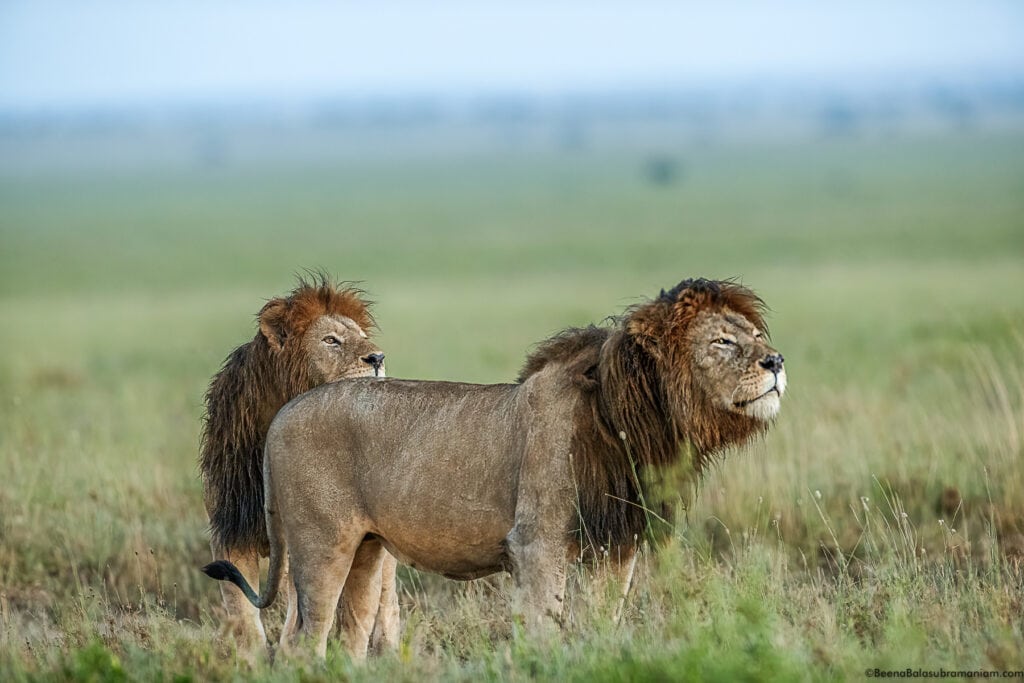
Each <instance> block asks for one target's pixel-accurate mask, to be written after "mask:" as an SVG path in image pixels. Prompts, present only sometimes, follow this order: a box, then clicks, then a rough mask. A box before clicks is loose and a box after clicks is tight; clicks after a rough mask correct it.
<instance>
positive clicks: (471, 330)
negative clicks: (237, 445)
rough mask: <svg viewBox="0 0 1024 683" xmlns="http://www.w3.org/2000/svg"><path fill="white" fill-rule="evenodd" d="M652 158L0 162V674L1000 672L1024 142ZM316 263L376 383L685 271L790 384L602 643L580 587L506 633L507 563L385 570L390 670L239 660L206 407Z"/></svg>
mask: <svg viewBox="0 0 1024 683" xmlns="http://www.w3.org/2000/svg"><path fill="white" fill-rule="evenodd" d="M659 154H662V155H666V154H667V155H668V157H669V159H670V161H666V160H665V159H661V160H660V161H658V162H657V163H655V164H654V166H653V167H652V163H651V161H650V159H649V154H648V153H646V152H643V151H640V150H639V149H638V148H633V147H629V146H623V147H621V148H615V147H612V146H608V147H602V148H600V149H588V148H584V149H578V150H570V151H555V150H537V149H530V148H517V147H515V146H512V147H510V148H509V149H508V150H507V151H506V152H505V153H501V154H498V153H487V154H484V153H475V152H473V151H472V150H470V151H467V152H465V153H460V154H456V153H452V154H448V155H443V156H440V157H432V156H431V155H429V154H420V155H410V156H408V157H407V158H406V157H401V156H400V155H388V154H382V155H380V156H373V155H367V156H366V157H365V158H362V159H348V160H346V159H340V160H337V161H331V160H321V161H320V162H319V163H316V164H306V163H299V162H298V161H295V160H288V159H285V160H278V161H275V160H266V161H264V162H260V163H257V162H252V161H250V162H248V163H244V164H243V163H238V164H233V163H230V161H229V162H228V163H218V164H206V165H202V166H196V167H185V166H176V165H174V164H169V165H165V166H157V167H152V168H150V167H142V168H129V167H119V166H116V165H114V166H112V167H110V168H103V167H99V168H98V170H92V171H89V172H85V171H81V170H78V171H76V170H69V169H64V170H61V169H50V170H46V171H38V170H37V171H33V172H26V173H21V174H13V173H8V174H6V175H4V176H2V177H0V312H2V326H0V348H2V353H0V389H2V390H0V405H2V410H0V477H2V480H0V678H2V679H4V680H44V681H45V680H65V679H87V680H147V681H148V680H167V681H171V680H173V681H184V680H306V681H318V680H338V679H346V680H409V681H414V680H416V681H418V680H423V679H450V680H481V679H482V680H532V679H557V680H585V681H595V680H609V681H615V680H622V681H625V680H722V681H735V680H765V679H782V680H832V679H836V678H839V679H861V678H863V677H864V675H865V671H866V670H868V669H874V668H876V667H877V668H880V669H907V668H912V669H917V668H923V669H928V670H938V669H940V668H945V669H948V670H972V671H980V670H985V671H989V670H991V671H1013V670H1024V654H1022V653H1024V294H1022V292H1024V136H1022V135H1021V134H1020V133H1015V132H1002V133H995V132H984V131H977V130H976V131H971V130H963V131H954V132H941V133H940V132H932V133H921V134H917V135H908V136H902V137H893V138H885V137H882V136H875V137H870V136H865V137H861V138H811V139H805V140H803V141H800V142H786V141H783V140H776V141H774V142H773V141H758V142H754V143H749V144H740V143H739V142H732V143H729V142H722V143H716V144H703V145H701V144H692V145H686V146H680V147H679V148H678V149H675V148H671V149H667V148H662V149H661V150H660V152H659ZM652 168H653V171H652ZM303 268H314V269H322V270H324V271H326V272H328V273H330V274H331V275H333V276H335V277H337V278H339V279H343V280H357V281H360V282H361V283H362V287H363V288H364V289H365V290H367V292H369V295H370V297H371V298H372V299H374V300H376V301H377V304H376V307H375V313H376V317H377V320H378V322H379V325H380V330H379V334H378V336H377V340H378V342H379V344H380V345H381V347H382V348H383V349H384V351H385V352H386V354H387V367H388V373H389V374H390V375H392V376H400V377H409V378H425V379H452V380H464V381H474V382H507V381H512V380H513V379H514V378H515V376H516V373H517V370H518V368H519V366H520V364H521V363H522V361H523V359H524V358H525V355H526V353H527V352H528V351H529V350H530V349H531V347H532V345H533V344H534V343H536V342H538V341H540V340H542V339H544V338H546V337H547V336H549V335H550V334H552V333H554V332H556V331H557V330H559V329H562V328H564V327H566V326H569V325H580V324H585V323H589V322H599V321H601V320H602V319H604V318H605V317H606V316H609V315H612V314H615V313H619V312H621V311H622V310H623V309H624V308H625V307H627V306H629V305H630V304H632V303H635V302H637V301H639V300H641V299H642V298H643V297H651V296H654V295H657V294H658V292H659V290H660V289H661V288H663V287H664V288H668V287H671V286H673V285H675V284H676V283H677V282H679V281H680V280H681V279H683V278H686V277H696V276H705V277H712V278H728V277H736V278H739V279H741V281H742V282H743V283H745V284H746V285H748V286H750V287H752V288H754V289H755V290H756V291H757V292H758V293H759V294H760V295H761V296H762V297H763V298H764V299H765V301H766V302H767V303H768V305H769V306H770V308H771V313H770V317H769V321H770V328H771V335H772V339H773V342H774V345H775V346H776V347H777V348H778V349H779V350H780V351H781V352H782V353H783V354H785V357H786V365H787V370H788V374H789V390H788V392H787V395H786V397H785V398H784V400H783V403H782V410H781V412H780V415H779V417H778V420H777V423H776V424H775V426H774V427H773V429H772V430H771V431H770V432H769V433H768V434H767V436H766V437H765V438H763V439H760V440H759V441H757V442H756V443H754V444H753V445H752V446H750V447H747V448H744V449H741V450H737V451H733V452H729V453H727V454H726V456H725V457H724V458H723V459H722V460H721V461H720V462H719V463H718V464H717V465H716V466H715V467H714V468H713V470H712V471H711V472H709V473H708V475H707V476H706V477H705V478H704V480H703V482H701V483H700V484H699V485H697V486H691V485H688V484H682V485H681V486H680V490H679V505H680V507H682V508H684V509H682V510H681V511H680V513H679V514H678V516H677V521H676V524H675V527H674V529H673V531H672V532H671V533H670V534H669V535H668V537H667V538H666V539H664V540H663V541H662V542H661V544H660V546H659V547H658V548H657V549H656V550H655V551H652V552H645V553H644V554H643V555H642V556H641V559H640V561H639V563H638V566H637V571H636V576H635V580H634V584H633V587H632V590H631V591H630V593H629V595H628V597H627V599H626V601H625V605H624V608H623V613H622V616H621V619H620V620H619V621H617V622H616V621H615V619H614V618H613V616H614V612H615V610H616V607H617V603H618V591H617V590H616V589H614V588H613V589H610V590H607V591H602V590H599V589H597V588H595V586H594V585H592V583H591V581H590V580H589V578H588V572H587V571H586V570H583V569H579V570H575V571H574V572H572V575H571V580H570V584H571V586H570V588H571V590H570V591H569V597H568V602H567V606H566V612H567V623H566V628H565V632H564V635H563V637H562V638H561V639H554V640H550V639H548V640H541V639H536V638H533V637H531V634H530V633H519V634H518V636H517V637H516V636H514V634H513V627H512V626H511V624H510V619H509V615H508V609H509V605H508V597H507V596H508V591H507V589H508V583H509V579H507V578H506V577H492V578H489V579H483V580H478V581H475V582H469V583H455V582H449V581H446V580H444V579H441V578H439V577H436V576H431V575H426V574H419V573H417V572H415V571H412V570H408V569H402V570H400V584H401V585H400V589H401V602H402V617H403V624H402V632H401V645H400V648H399V650H398V651H397V652H395V653H393V654H385V655H383V656H380V657H377V658H372V659H370V660H369V661H368V662H367V663H366V664H365V665H354V664H352V663H351V662H350V661H349V660H348V659H347V657H346V656H345V655H344V653H343V650H342V649H341V648H340V647H339V646H338V644H337V642H336V641H335V642H333V643H332V645H331V646H330V649H329V651H328V658H327V662H326V664H323V665H321V664H317V663H310V662H301V661H299V662H286V661H278V662H276V663H275V664H274V665H272V666H271V665H269V664H266V663H257V664H255V665H250V664H249V663H247V662H246V661H245V660H244V658H242V657H240V656H239V655H238V653H236V652H235V649H234V647H233V645H232V643H231V641H230V640H228V639H225V638H223V637H221V635H220V633H219V631H218V623H219V616H220V614H219V610H220V607H219V605H220V596H219V589H218V586H217V585H216V584H215V583H214V582H213V581H210V580H209V579H207V578H206V577H205V576H203V575H202V574H200V573H199V571H198V568H199V567H200V566H201V565H203V564H204V563H205V562H207V561H208V560H209V557H210V553H209V547H208V537H207V531H206V522H207V520H206V516H205V512H204V510H203V504H202V494H201V483H200V481H199V478H198V473H197V468H196V454H197V449H198V439H199V429H200V420H201V417H202V395H203V392H204V390H205V387H206V383H207V382H208V381H209V378H210V377H211V375H213V374H214V373H215V372H216V371H217V369H218V368H219V365H220V362H221V361H222V360H223V359H224V357H225V356H226V355H227V354H228V352H229V351H230V350H231V349H232V348H234V346H236V345H238V344H241V343H243V342H244V341H247V340H248V339H251V338H252V335H253V334H254V333H255V319H254V314H255V313H256V312H257V311H258V310H259V308H260V307H261V306H262V304H263V303H264V301H265V300H266V299H267V298H270V297H271V296H274V295H276V294H281V293H284V292H286V291H288V290H289V289H291V287H292V286H293V285H294V282H295V274H296V273H301V272H302V269H303ZM266 621H267V623H268V624H269V627H270V631H271V637H272V638H273V637H275V636H276V633H277V631H278V630H279V628H280V623H281V621H282V612H281V610H280V609H279V608H273V609H271V610H269V612H268V614H267V615H266Z"/></svg>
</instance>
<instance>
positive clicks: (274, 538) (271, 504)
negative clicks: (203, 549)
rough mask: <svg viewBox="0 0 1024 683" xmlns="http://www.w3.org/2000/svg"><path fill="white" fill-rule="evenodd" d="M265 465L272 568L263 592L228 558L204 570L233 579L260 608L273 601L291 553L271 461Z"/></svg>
mask: <svg viewBox="0 0 1024 683" xmlns="http://www.w3.org/2000/svg"><path fill="white" fill-rule="evenodd" d="M263 468H264V472H263V486H264V494H265V499H266V501H267V502H266V515H267V536H268V538H269V540H270V570H269V572H268V573H267V584H266V585H265V586H264V587H263V590H264V593H263V594H258V593H256V591H255V590H253V587H252V586H250V585H249V582H248V581H246V579H245V577H244V576H242V572H240V571H238V567H236V566H235V565H234V564H232V563H231V562H228V561H227V560H217V561H216V562H211V563H210V564H208V565H206V566H205V567H203V568H202V570H201V571H202V572H203V573H204V574H206V575H207V576H209V577H210V578H212V579H217V580H218V581H230V582H231V583H233V584H235V585H236V586H238V588H239V590H241V591H242V593H243V594H244V595H245V597H246V598H248V599H249V602H251V603H252V604H253V606H254V607H256V608H257V609H264V608H266V607H269V606H270V605H272V604H273V603H274V598H276V597H277V591H278V589H279V588H280V586H281V578H282V577H283V576H284V574H285V572H286V571H287V567H286V564H285V561H286V558H287V556H288V554H287V552H286V547H285V539H284V530H283V529H282V528H281V516H280V515H278V514H277V510H276V509H275V508H276V507H277V505H276V502H277V501H276V499H275V498H274V495H273V493H272V492H271V490H270V476H269V475H270V463H269V462H264V464H263Z"/></svg>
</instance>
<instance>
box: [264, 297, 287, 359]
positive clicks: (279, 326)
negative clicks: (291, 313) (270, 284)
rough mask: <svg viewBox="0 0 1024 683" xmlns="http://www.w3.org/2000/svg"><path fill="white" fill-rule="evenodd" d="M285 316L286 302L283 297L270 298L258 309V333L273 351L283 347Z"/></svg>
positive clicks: (285, 333)
mask: <svg viewBox="0 0 1024 683" xmlns="http://www.w3.org/2000/svg"><path fill="white" fill-rule="evenodd" d="M287 318H288V302H287V301H285V300H284V299H271V300H270V301H268V302H267V304H266V305H265V306H264V307H263V308H261V309H260V315H259V320H260V333H261V334H262V335H263V336H264V337H265V338H266V340H267V343H268V344H270V348H271V349H273V350H274V351H275V352H276V351H280V350H281V349H282V348H284V342H285V339H287V338H288V324H287Z"/></svg>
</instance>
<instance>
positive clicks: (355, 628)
mask: <svg viewBox="0 0 1024 683" xmlns="http://www.w3.org/2000/svg"><path fill="white" fill-rule="evenodd" d="M387 559H391V560H392V561H394V558H392V557H391V555H390V554H389V553H388V552H387V551H386V550H384V546H383V545H381V542H380V541H379V540H377V539H376V538H373V537H369V538H366V539H364V540H363V542H362V543H361V544H360V546H359V550H357V551H356V556H355V559H353V561H352V568H351V569H350V570H349V573H348V578H347V579H346V580H345V589H344V591H343V592H342V594H341V604H340V606H339V607H338V617H339V621H340V623H341V628H342V631H343V633H344V638H345V647H346V648H347V649H348V652H349V654H350V655H351V657H352V659H356V660H360V659H364V658H365V657H366V651H367V648H368V645H369V642H370V636H371V633H372V632H373V630H374V628H373V627H374V620H375V618H377V616H378V611H379V610H381V609H383V604H382V594H381V589H382V581H383V571H382V570H383V566H384V564H385V562H386V560H387ZM390 579H391V582H392V590H393V589H394V573H393V572H391V573H390ZM394 628H397V625H395V626H394ZM396 635H397V634H396Z"/></svg>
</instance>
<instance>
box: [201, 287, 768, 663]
mask: <svg viewBox="0 0 1024 683" xmlns="http://www.w3.org/2000/svg"><path fill="white" fill-rule="evenodd" d="M763 309H764V307H763V303H762V302H761V300H760V299H759V298H758V297H757V296H756V295H755V294H754V293H753V292H751V291H750V290H749V289H746V288H745V287H743V286H741V285H738V284H735V283H732V282H720V281H708V280H703V279H700V280H686V281H684V282H681V283H680V284H679V285H677V286H676V287H674V288H673V289H672V290H671V291H669V292H664V291H663V292H662V293H661V294H660V295H659V296H658V297H657V298H655V299H653V300H651V301H648V302H646V303H643V304H639V305H637V306H634V307H633V308H631V309H629V310H628V311H627V312H626V313H625V314H624V315H623V316H622V317H620V318H618V319H617V320H616V322H615V323H614V324H613V325H611V326H608V327H589V328H584V329H569V330H566V331H564V332H562V333H561V334H559V335H556V336H555V337H553V338H552V339H550V340H548V341H547V342H544V343H543V344H541V345H540V347H539V348H538V349H537V350H536V352H535V353H534V354H533V355H532V356H531V357H530V358H529V359H528V360H527V362H526V365H525V366H524V368H523V372H522V373H521V375H520V377H519V381H518V383H516V384H498V385H474V384H459V383H453V382H420V381H408V380H394V379H388V380H383V381H377V382H375V381H364V380H347V381H344V382H338V383H334V384H329V385H325V386H323V387H320V388H318V389H315V390H313V391H311V392H309V393H307V394H304V395H302V396H300V397H299V398H297V399H295V400H294V401H292V402H291V403H289V404H288V405H287V406H285V407H284V408H283V409H282V410H281V412H280V413H279V414H278V416H277V418H276V419H275V420H274V422H273V424H272V425H271V428H270V432H269V434H268V436H267V449H266V456H265V459H264V479H265V485H266V501H267V509H266V513H267V525H268V528H269V529H270V557H271V564H270V575H269V577H268V583H267V585H266V587H265V588H264V593H263V594H262V595H256V594H255V592H254V591H253V589H252V587H251V585H250V582H249V581H247V580H246V579H245V578H244V577H243V576H241V575H240V574H239V572H238V571H236V570H235V569H234V567H232V566H231V565H230V563H226V562H219V563H213V564H211V565H208V566H207V567H204V571H206V572H207V573H208V574H209V575H210V576H213V577H214V578H218V579H227V580H230V581H232V582H233V583H235V584H236V585H238V586H239V587H240V588H241V589H242V590H243V591H244V592H245V594H246V595H247V596H248V597H249V599H250V600H251V601H252V603H253V604H254V605H255V606H257V607H265V606H267V605H269V604H271V602H273V600H274V597H275V595H276V593H277V590H278V586H279V584H280V582H281V579H282V572H283V567H284V565H285V557H286V554H287V556H288V557H289V558H290V571H291V575H292V577H294V583H295V587H296V591H295V592H293V596H294V595H296V594H297V598H294V597H293V598H292V599H290V600H289V608H288V612H289V618H288V621H287V623H286V630H285V632H283V633H282V636H281V644H282V649H283V650H284V651H285V652H289V651H293V650H294V649H295V648H296V646H297V644H298V642H299V641H300V640H302V639H308V640H309V641H311V645H312V646H313V647H314V648H315V650H316V652H317V653H318V654H319V655H320V656H323V655H324V653H325V648H326V642H327V635H328V632H329V630H330V628H331V623H332V622H333V620H334V606H335V605H336V604H337V601H338V596H339V595H340V594H341V593H342V590H343V589H344V591H345V595H346V596H351V597H352V600H354V601H355V602H353V603H352V604H351V606H350V608H351V609H352V610H353V617H354V619H355V620H356V621H358V622H360V623H362V624H363V627H362V628H361V629H354V630H353V632H354V633H357V634H359V638H358V639H349V640H348V641H347V642H346V646H347V648H348V649H349V651H350V652H351V653H352V655H353V656H354V657H361V656H363V655H364V654H365V652H366V648H367V639H366V635H365V634H366V633H367V632H368V631H369V624H372V622H373V618H374V614H375V613H376V610H377V600H376V597H375V587H376V581H377V578H376V575H375V573H374V571H373V568H374V567H376V566H377V564H378V563H379V562H380V558H381V557H382V556H383V555H384V553H385V552H386V551H390V552H391V553H393V554H394V555H395V556H396V557H398V558H399V559H401V560H402V561H404V562H407V563H409V564H410V565H412V566H414V567H417V568H420V569H423V570H427V571H432V572H437V573H439V574H443V575H445V576H448V577H452V578H457V579H472V578H476V577H480V576H484V575H486V574H491V573H494V572H500V571H507V572H510V573H511V574H512V576H513V578H514V583H515V586H516V588H515V594H514V596H513V609H514V612H515V613H517V614H519V615H522V616H523V617H524V618H525V620H526V624H527V625H528V626H534V625H538V624H540V625H545V624H553V623H557V622H558V621H559V620H560V615H561V611H562V598H563V593H564V590H565V573H566V564H567V559H568V555H570V553H572V554H575V553H576V552H577V551H578V550H579V546H580V543H581V542H582V543H584V544H590V545H593V546H595V547H596V546H597V545H601V546H604V547H606V548H613V549H622V550H624V551H625V552H631V551H632V548H633V544H634V543H635V542H636V541H635V539H636V538H637V537H638V536H640V535H642V534H643V533H644V531H645V529H646V528H647V518H646V514H645V511H644V505H645V498H646V499H649V498H650V497H651V496H650V495H648V494H650V493H652V492H651V491H650V490H647V487H648V486H649V484H648V483H647V482H650V481H652V480H654V481H656V480H657V476H656V475H657V472H659V471H664V469H665V468H667V467H670V466H672V465H674V464H676V463H679V462H680V460H681V459H682V458H685V459H686V460H684V461H683V464H684V465H689V466H690V467H692V472H693V474H694V475H699V474H700V472H701V471H702V470H703V469H704V468H705V466H706V464H707V463H708V461H709V459H710V458H711V457H712V456H713V455H714V454H716V453H720V452H721V451H722V450H723V449H725V448H726V447H728V446H733V445H738V444H742V443H744V442H746V441H748V440H749V439H750V438H751V437H752V436H754V435H756V434H760V433H762V432H764V430H765V429H767V427H768V426H769V424H770V422H771V420H772V419H773V418H774V417H775V415H776V413H777V412H778V409H779V405H780V399H781V397H782V394H783V392H784V391H785V388H786V372H785V369H784V367H783V359H782V356H781V355H779V353H778V352H776V351H775V350H774V349H773V348H772V347H771V346H769V345H768V343H767V341H766V339H765V336H766V334H767V333H766V330H765V325H764V321H763V316H762V313H763ZM297 501H302V502H301V504H298V503H297ZM359 596H362V599H360V597H359Z"/></svg>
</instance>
